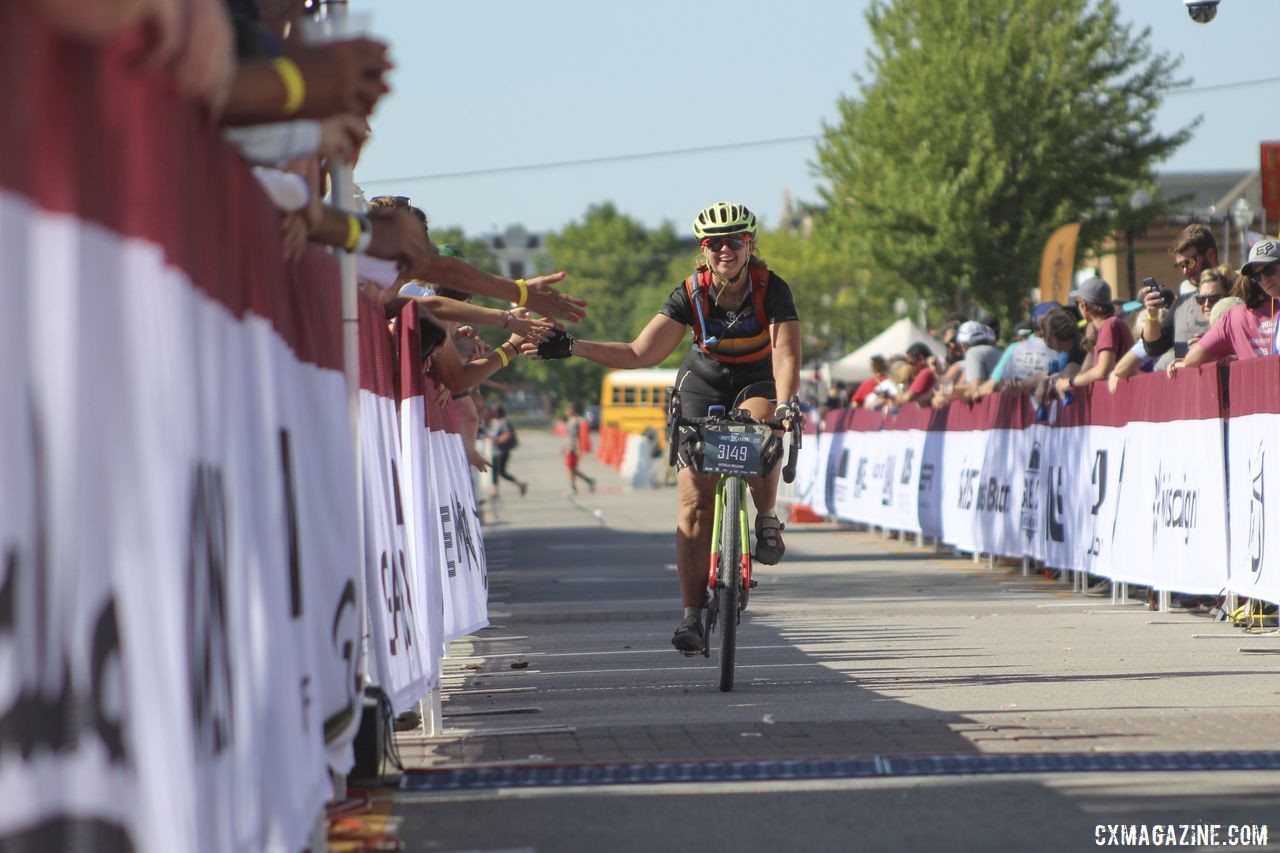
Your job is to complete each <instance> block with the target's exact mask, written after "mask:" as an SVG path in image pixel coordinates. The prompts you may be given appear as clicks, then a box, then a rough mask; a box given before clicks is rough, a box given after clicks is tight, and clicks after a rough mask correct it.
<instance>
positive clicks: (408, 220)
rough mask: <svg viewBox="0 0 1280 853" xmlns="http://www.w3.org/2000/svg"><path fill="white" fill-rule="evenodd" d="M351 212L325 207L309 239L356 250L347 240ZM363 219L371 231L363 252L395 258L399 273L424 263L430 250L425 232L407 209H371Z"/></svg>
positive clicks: (349, 240)
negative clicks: (366, 220)
mask: <svg viewBox="0 0 1280 853" xmlns="http://www.w3.org/2000/svg"><path fill="white" fill-rule="evenodd" d="M352 215H353V214H351V213H348V212H346V211H344V210H339V209H338V208H336V207H326V208H325V209H324V211H323V212H322V214H321V216H320V221H319V223H318V224H317V225H316V226H315V228H314V229H313V230H312V232H311V239H312V240H313V241H315V242H317V243H323V244H325V245H326V246H337V247H339V248H344V249H347V250H349V251H351V250H354V249H356V248H357V245H353V244H352V243H351V236H352V226H351V217H352ZM357 219H358V217H357ZM367 219H368V222H369V224H370V225H371V227H372V233H371V234H370V235H369V238H368V245H367V247H366V248H365V249H364V250H365V252H367V253H368V254H370V255H372V256H373V257H375V258H382V259H383V260H388V261H395V262H396V265H397V266H399V268H400V271H401V272H402V273H403V272H405V271H406V270H410V269H416V268H418V267H421V266H422V265H423V264H424V263H425V262H426V259H427V258H428V256H429V255H428V253H429V252H430V243H429V241H428V240H427V231H426V229H425V228H423V227H422V223H420V222H419V221H418V220H417V219H415V218H414V216H413V214H412V213H410V212H409V211H408V209H405V208H399V209H391V208H388V209H385V210H371V211H370V212H369V213H368V215H367Z"/></svg>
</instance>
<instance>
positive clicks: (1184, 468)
mask: <svg viewBox="0 0 1280 853" xmlns="http://www.w3.org/2000/svg"><path fill="white" fill-rule="evenodd" d="M1133 384H1134V385H1135V388H1134V392H1135V393H1134V394H1133V395H1132V399H1131V404H1130V407H1129V417H1128V421H1127V423H1126V425H1125V434H1126V439H1127V440H1126V442H1125V446H1124V479H1123V481H1122V483H1121V492H1120V494H1119V496H1118V499H1119V507H1118V514H1117V518H1116V523H1115V538H1114V540H1113V547H1114V549H1115V554H1114V559H1113V561H1112V562H1113V565H1114V566H1121V567H1126V568H1127V567H1128V566H1129V565H1130V564H1136V565H1138V566H1141V567H1143V574H1145V575H1147V576H1148V577H1149V580H1141V579H1136V580H1138V582H1140V583H1148V584H1150V585H1151V586H1152V587H1154V588H1156V589H1167V590H1176V591H1178V592H1187V593H1198V594H1215V593H1218V592H1220V591H1221V590H1223V589H1224V588H1225V587H1226V585H1227V559H1224V558H1225V557H1226V555H1227V547H1228V544H1227V543H1228V540H1227V505H1226V498H1227V495H1226V455H1225V438H1224V435H1223V421H1222V418H1221V417H1220V412H1219V409H1218V406H1219V400H1218V377H1217V374H1216V368H1213V367H1210V368H1207V369H1201V370H1185V371H1180V372H1179V373H1178V374H1177V375H1176V377H1175V378H1174V381H1172V382H1170V381H1168V380H1167V379H1165V378H1163V377H1160V376H1156V377H1150V376H1148V377H1140V378H1139V379H1138V380H1136V381H1135V382H1134V383H1133ZM1144 386H1147V387H1145V388H1144ZM1143 391H1146V393H1142V392H1143ZM1174 448H1176V449H1177V452H1171V450H1173V449H1174Z"/></svg>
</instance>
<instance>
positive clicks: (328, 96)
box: [200, 0, 391, 125]
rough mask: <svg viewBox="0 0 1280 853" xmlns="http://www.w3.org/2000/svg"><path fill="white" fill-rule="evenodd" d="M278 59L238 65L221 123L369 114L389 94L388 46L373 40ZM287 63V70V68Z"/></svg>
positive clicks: (300, 50)
mask: <svg viewBox="0 0 1280 853" xmlns="http://www.w3.org/2000/svg"><path fill="white" fill-rule="evenodd" d="M200 2H207V0H200ZM282 59H283V62H284V63H285V65H284V66H283V68H282V66H281V60H280V59H257V60H248V61H245V62H242V63H241V64H240V66H239V67H238V68H237V69H236V73H235V76H234V78H233V79H232V81H231V91H230V94H229V96H228V98H227V103H226V108H225V110H224V111H223V115H222V121H223V123H224V124H228V125H246V124H266V123H269V122H273V121H283V120H285V119H291V118H326V117H328V116H333V115H339V114H341V113H350V114H353V115H357V116H368V115H369V114H370V113H371V112H373V108H374V105H376V104H377V103H378V99H379V98H381V97H382V96H383V95H385V94H386V93H387V92H388V91H390V90H389V89H388V88H387V84H386V82H385V81H384V80H383V75H385V74H386V73H387V71H389V70H390V69H391V62H390V60H388V59H387V46H386V45H385V44H383V43H382V42H379V41H374V40H373V39H352V40H351V41H341V42H334V43H332V44H324V45H318V46H315V47H301V48H291V49H290V51H289V54H288V55H287V56H286V57H283V58H282ZM290 64H291V65H292V68H293V71H292V72H291V71H289V70H287V69H288V67H289V65H290ZM295 75H296V76H295Z"/></svg>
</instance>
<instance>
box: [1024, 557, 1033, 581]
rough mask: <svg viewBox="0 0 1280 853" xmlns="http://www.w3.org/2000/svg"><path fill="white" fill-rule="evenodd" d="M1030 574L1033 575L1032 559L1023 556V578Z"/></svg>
mask: <svg viewBox="0 0 1280 853" xmlns="http://www.w3.org/2000/svg"><path fill="white" fill-rule="evenodd" d="M1030 574H1031V558H1030V557H1028V556H1027V555H1025V554H1023V555H1022V576H1023V577H1024V578H1025V577H1027V576H1028V575H1030Z"/></svg>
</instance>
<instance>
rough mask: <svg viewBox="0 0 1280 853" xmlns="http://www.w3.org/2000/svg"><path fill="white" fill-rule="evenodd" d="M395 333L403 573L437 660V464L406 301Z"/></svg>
mask: <svg viewBox="0 0 1280 853" xmlns="http://www.w3.org/2000/svg"><path fill="white" fill-rule="evenodd" d="M397 325H398V328H397V333H398V335H399V342H400V376H399V383H400V458H401V459H402V460H403V465H404V468H403V470H402V471H401V475H400V497H401V499H402V501H403V503H404V517H405V524H406V527H405V544H406V545H407V546H408V560H407V563H408V566H409V571H408V577H409V578H410V579H412V580H413V581H414V583H415V584H416V586H415V587H414V588H413V589H412V596H413V599H414V608H413V615H414V617H415V619H416V620H417V631H416V632H415V636H416V637H418V638H421V640H422V643H423V646H424V650H423V654H426V655H428V656H430V658H431V659H432V660H439V659H440V658H441V657H442V656H443V652H444V643H445V639H444V599H443V587H442V585H441V582H440V576H441V573H442V571H443V569H442V566H444V563H445V556H444V550H445V549H444V543H443V541H442V540H441V538H440V533H439V531H440V522H439V517H440V514H439V507H438V506H437V505H436V502H435V482H434V478H435V476H436V471H437V466H436V463H435V461H434V457H433V452H432V446H431V443H430V440H429V437H428V432H427V414H426V412H427V402H426V387H427V386H426V381H425V379H424V378H423V375H422V343H421V336H420V334H419V331H418V315H417V312H416V311H415V310H414V306H413V305H412V304H410V305H408V306H406V307H405V308H404V310H403V311H401V313H400V318H399V321H398V324H397ZM428 680H429V682H430V688H431V689H435V688H436V687H438V686H439V680H438V676H437V677H434V678H430V679H428Z"/></svg>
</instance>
